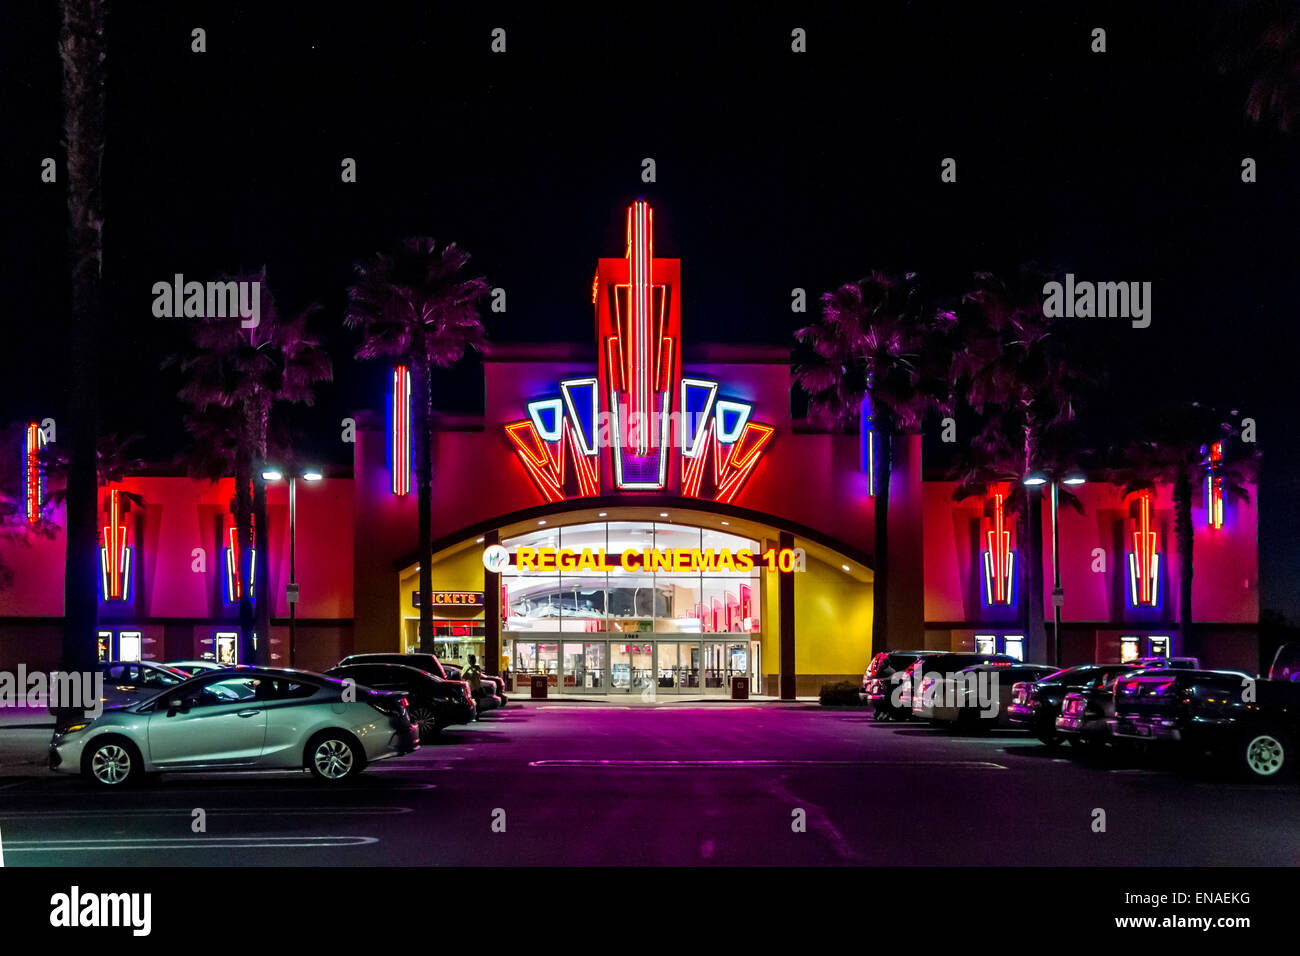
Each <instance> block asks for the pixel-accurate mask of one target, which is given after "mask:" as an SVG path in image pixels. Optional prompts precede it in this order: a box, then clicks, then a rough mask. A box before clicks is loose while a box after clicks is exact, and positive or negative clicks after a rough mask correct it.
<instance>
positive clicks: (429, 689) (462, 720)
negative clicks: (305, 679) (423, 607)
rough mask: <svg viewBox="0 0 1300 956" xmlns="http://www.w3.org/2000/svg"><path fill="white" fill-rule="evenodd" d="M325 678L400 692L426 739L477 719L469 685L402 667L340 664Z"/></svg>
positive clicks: (412, 717) (329, 671) (328, 672)
mask: <svg viewBox="0 0 1300 956" xmlns="http://www.w3.org/2000/svg"><path fill="white" fill-rule="evenodd" d="M325 675H326V676H327V677H334V678H337V679H339V680H352V681H355V682H356V683H357V684H359V685H361V686H362V687H369V688H370V689H372V690H382V691H399V692H401V693H402V694H403V695H405V696H406V699H407V701H408V706H409V710H410V715H411V721H412V722H413V723H414V724H415V725H416V726H417V727H419V728H420V736H421V737H422V738H424V739H426V740H427V739H429V738H431V737H432V736H433V735H435V734H438V733H441V732H442V729H443V728H444V727H449V726H451V725H452V724H468V723H469V722H470V721H472V720H474V718H475V717H476V716H477V708H476V706H475V704H474V699H473V697H471V696H470V692H469V685H467V684H465V683H463V682H461V681H450V680H443V679H442V678H440V677H435V676H434V675H433V674H430V673H429V672H427V671H422V670H420V669H419V668H416V667H405V666H403V665H401V664H371V663H365V664H342V665H340V666H338V667H333V668H331V669H330V670H327V671H326V672H325Z"/></svg>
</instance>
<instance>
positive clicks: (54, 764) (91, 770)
mask: <svg viewBox="0 0 1300 956" xmlns="http://www.w3.org/2000/svg"><path fill="white" fill-rule="evenodd" d="M419 745H420V737H419V731H418V729H417V728H416V727H415V726H414V725H413V724H412V723H411V720H410V716H409V714H408V713H407V706H406V699H405V698H404V697H403V696H402V695H401V694H386V693H381V692H378V691H372V690H369V689H367V688H364V687H359V686H356V685H355V684H352V683H349V682H347V681H340V680H335V679H333V678H331V677H325V676H324V675H321V674H313V673H310V672H308V671H295V670H281V669H278V668H260V667H258V668H245V669H241V670H239V671H217V672H214V673H210V674H203V675H200V676H198V677H194V678H192V679H190V680H188V681H185V682H184V683H182V684H180V685H178V686H176V687H173V688H170V689H167V690H164V691H162V692H161V693H158V694H156V695H154V696H152V697H150V698H148V699H146V700H143V701H140V702H137V703H133V704H130V705H128V706H125V707H115V708H111V709H109V710H106V711H104V713H103V714H102V715H101V716H99V717H97V718H95V719H93V720H92V719H86V720H82V721H75V722H73V723H70V724H67V725H66V726H64V727H61V728H60V729H58V730H56V732H55V735H54V739H53V740H51V741H50V753H49V763H50V769H52V770H55V771H58V772H61V773H81V774H83V775H84V776H86V777H88V778H90V779H91V780H93V781H95V782H96V783H98V784H101V785H103V786H106V787H122V786H125V785H127V784H130V783H134V782H137V781H139V780H140V779H142V778H143V777H144V776H145V775H146V774H156V773H163V772H173V771H195V770H203V771H217V770H235V769H238V770H249V769H251V770H301V769H306V770H309V771H311V773H312V774H313V775H314V776H315V777H316V778H317V779H318V780H324V781H328V782H331V783H334V782H339V781H343V780H347V779H349V778H350V777H353V776H355V775H356V774H358V773H360V772H361V770H362V769H364V767H365V766H366V764H368V763H370V762H371V761H374V760H382V759H383V758H385V757H392V756H396V755H398V754H404V753H410V752H411V751H413V750H415V749H417V748H418V747H419Z"/></svg>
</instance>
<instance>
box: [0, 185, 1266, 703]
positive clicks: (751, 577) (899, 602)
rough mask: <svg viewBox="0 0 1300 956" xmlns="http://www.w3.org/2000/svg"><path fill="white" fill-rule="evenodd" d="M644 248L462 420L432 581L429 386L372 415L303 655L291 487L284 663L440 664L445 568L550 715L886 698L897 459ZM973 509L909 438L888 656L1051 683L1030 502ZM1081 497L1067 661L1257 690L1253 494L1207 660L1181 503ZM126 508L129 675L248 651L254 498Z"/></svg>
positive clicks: (305, 626) (1222, 566)
mask: <svg viewBox="0 0 1300 956" xmlns="http://www.w3.org/2000/svg"><path fill="white" fill-rule="evenodd" d="M619 251H620V252H621V254H620V255H617V256H614V257H611V258H602V259H599V260H598V262H597V267H596V273H595V277H594V279H593V282H592V286H591V301H590V307H591V310H592V313H591V314H592V317H593V332H594V335H593V338H592V340H591V341H589V342H583V343H555V344H546V345H503V344H496V345H493V346H492V347H491V349H490V350H489V351H488V353H487V355H486V356H485V357H484V362H483V412H482V414H481V415H473V416H464V415H442V414H440V415H437V416H436V418H435V429H434V437H433V447H432V464H433V476H434V477H433V489H432V490H433V536H432V537H433V545H432V548H431V551H430V553H429V554H428V555H427V556H426V555H421V554H420V551H419V546H418V535H417V530H416V528H417V516H416V497H417V496H416V492H415V487H414V480H413V470H412V461H411V448H412V435H411V430H410V421H411V407H410V403H411V376H410V374H409V372H408V370H407V369H406V368H405V367H398V368H395V369H393V370H392V374H391V378H390V390H389V392H388V394H387V395H386V396H375V400H374V404H373V407H372V408H371V409H369V410H365V411H361V412H359V413H358V414H357V416H356V425H357V427H356V435H355V439H356V440H355V444H354V446H353V450H354V462H353V467H352V470H351V474H346V473H339V474H335V473H327V474H325V475H324V476H323V477H322V478H321V479H320V480H317V481H305V480H303V479H301V478H300V479H299V480H298V481H297V482H296V508H295V509H294V513H295V516H296V520H295V521H294V522H293V535H292V537H293V540H294V541H295V542H296V548H295V549H294V550H295V553H296V568H295V571H296V574H295V575H294V579H295V581H296V584H297V587H298V601H297V603H296V605H295V606H294V611H295V620H294V624H293V635H294V636H293V640H292V645H293V646H292V653H291V652H290V637H289V620H288V618H289V610H290V608H289V604H288V599H287V589H286V585H287V584H288V583H289V581H290V568H289V552H290V539H291V534H290V530H291V529H290V524H291V523H290V520H289V517H290V515H289V512H290V508H289V489H288V487H287V483H286V481H285V480H280V481H273V482H271V483H270V484H269V486H268V500H269V506H268V525H269V527H268V532H269V535H270V540H271V548H270V555H269V573H268V575H267V577H268V580H267V581H266V582H265V585H266V586H267V587H268V588H269V589H270V591H269V594H270V596H271V598H272V599H273V602H274V604H273V626H272V634H271V641H272V653H273V656H274V658H275V661H276V663H280V664H285V663H288V662H289V660H290V658H292V660H293V662H294V663H295V664H296V665H297V666H302V667H309V668H315V669H321V668H325V667H328V666H330V665H331V664H333V663H335V662H336V661H337V660H338V659H339V658H340V657H342V656H343V655H345V654H347V653H352V652H362V651H394V650H399V649H403V650H410V649H415V647H416V645H417V631H418V620H419V607H418V600H419V597H418V592H419V570H420V564H421V561H422V560H425V559H426V558H427V560H428V561H429V563H430V568H431V574H432V579H433V596H432V597H433V601H432V603H433V616H434V639H435V642H436V643H435V646H436V649H437V651H438V653H439V654H440V656H443V657H445V658H448V659H451V660H459V661H464V660H465V658H466V657H467V655H468V654H471V653H473V654H476V655H477V656H478V657H479V658H480V660H482V661H483V662H484V664H485V666H486V667H487V668H488V669H490V670H493V671H498V672H508V673H510V674H511V675H514V676H515V677H516V678H519V679H523V678H526V677H528V676H531V675H546V678H547V683H548V684H549V686H550V688H551V691H550V692H551V693H552V694H556V695H564V694H580V695H584V696H593V695H627V694H633V693H646V692H647V691H653V693H655V694H656V696H667V695H691V696H694V695H712V694H718V695H723V694H726V693H728V691H729V688H730V685H731V682H732V679H733V678H735V677H748V678H749V679H750V681H751V686H752V689H753V692H754V693H758V694H766V695H772V696H781V697H787V698H788V697H793V696H796V695H797V696H804V695H811V694H816V692H817V691H818V689H819V688H820V686H821V685H822V684H823V683H826V682H829V681H834V680H840V679H848V680H853V681H857V680H859V679H860V678H861V674H862V670H863V668H864V667H865V666H866V664H867V662H868V661H869V659H870V656H871V651H870V634H871V624H872V618H873V614H874V613H875V612H876V609H877V607H879V606H880V605H879V603H878V602H880V601H884V600H885V597H884V596H883V595H878V594H877V593H876V591H875V588H874V586H873V585H874V579H875V575H874V571H873V569H874V568H875V566H876V564H877V561H876V555H875V554H874V553H873V552H874V538H875V535H874V495H875V494H876V493H877V492H878V491H879V490H880V489H879V488H877V487H876V480H877V469H876V462H875V460H874V457H875V447H876V446H875V439H874V436H873V435H872V434H871V432H870V430H869V428H868V429H864V430H861V431H859V433H857V434H830V433H826V432H824V431H818V430H815V429H813V428H810V427H809V426H808V425H807V424H806V423H805V422H802V421H797V420H794V419H793V418H792V417H791V411H790V409H791V394H792V387H793V383H792V372H791V366H790V352H789V350H788V349H786V348H783V347H778V348H771V347H760V346H740V345H725V346H724V345H710V344H707V343H701V342H699V341H698V340H697V339H696V338H694V337H693V336H692V335H691V334H690V331H691V329H692V328H693V329H695V330H696V331H697V332H698V331H699V330H700V329H701V328H707V324H708V322H707V317H700V316H694V317H689V316H686V315H685V314H684V312H685V309H684V307H683V301H682V287H681V266H680V261H679V260H676V259H668V258H661V257H657V256H656V255H655V254H654V222H653V214H652V211H651V209H650V208H649V206H648V205H647V204H645V203H643V202H637V203H635V204H633V206H631V207H630V208H629V209H628V214H627V242H626V245H625V247H624V248H623V249H621V250H619ZM574 307H576V308H583V307H585V304H578V303H575V304H574ZM692 322H693V324H692ZM34 441H39V438H37V439H30V438H29V441H28V443H29V445H30V444H32V443H33V442H34ZM27 453H28V449H26V448H25V449H24V454H25V455H27ZM29 471H30V469H29ZM286 478H287V476H286ZM35 485H36V489H35V491H32V482H31V481H29V482H28V487H27V489H26V493H27V494H28V497H29V502H28V504H29V507H37V506H38V505H33V503H32V502H31V500H30V498H31V496H32V495H33V494H34V495H35V496H36V498H38V499H39V497H40V496H41V495H42V494H44V489H43V487H42V486H41V482H40V481H39V475H38V476H37V480H36V482H35ZM954 487H955V486H954V485H953V484H952V483H951V482H947V481H943V480H927V476H926V475H924V474H923V469H922V461H921V443H920V439H919V437H916V436H912V437H908V438H904V439H901V440H898V441H897V442H896V445H895V461H894V467H893V474H892V479H891V482H890V498H889V519H888V520H889V527H888V541H889V545H888V547H889V555H888V558H889V576H890V581H889V589H888V591H889V596H888V601H889V605H888V609H887V622H888V634H889V644H890V646H891V647H895V648H913V647H928V648H951V649H961V648H966V649H972V650H974V649H987V650H996V651H1005V652H1010V653H1013V654H1016V655H1018V656H1023V657H1024V658H1025V659H1027V660H1039V661H1045V660H1050V659H1051V653H1052V652H1051V649H1050V647H1049V643H1048V639H1047V636H1046V633H1045V632H1044V631H1043V630H1042V629H1039V628H1032V627H1030V622H1029V616H1028V614H1027V613H1026V612H1027V599H1026V592H1027V587H1026V583H1027V580H1028V575H1027V574H1026V564H1027V562H1026V561H1025V560H1024V559H1023V558H1024V555H1025V551H1026V548H1025V547H1024V546H1023V545H1022V542H1020V541H1019V540H1018V536H1017V531H1016V523H1015V521H1014V520H1012V517H1011V516H1009V515H1007V514H1005V513H1004V508H1003V501H1004V499H1005V497H1006V495H1007V493H1008V492H1009V490H1010V489H1009V488H1005V487H1003V488H990V489H989V493H988V494H987V495H985V496H981V497H977V498H970V499H966V500H961V501H956V500H954V499H953V491H954ZM1071 491H1073V492H1075V493H1076V494H1077V495H1078V496H1079V497H1080V498H1081V499H1082V500H1083V503H1084V506H1085V507H1084V513H1083V514H1082V515H1079V514H1077V513H1076V512H1074V511H1073V510H1070V509H1063V510H1062V511H1061V514H1060V519H1059V520H1060V523H1059V551H1060V566H1061V575H1062V585H1063V589H1064V599H1063V604H1062V608H1061V611H1062V620H1063V627H1062V652H1063V660H1065V661H1066V662H1067V663H1075V662H1081V661H1085V660H1100V661H1107V660H1121V659H1125V658H1129V657H1137V656H1147V655H1150V654H1158V653H1172V654H1194V655H1196V656H1199V657H1200V658H1201V659H1202V661H1203V662H1204V663H1207V664H1210V665H1213V666H1232V667H1242V668H1245V669H1248V670H1255V669H1256V668H1257V667H1258V661H1257V659H1256V658H1257V655H1258V643H1257V640H1258V639H1257V625H1258V618H1259V582H1258V557H1257V551H1258V549H1257V539H1256V527H1257V515H1256V510H1255V503H1254V502H1255V498H1254V496H1253V495H1252V497H1251V502H1250V503H1244V502H1240V501H1236V500H1233V501H1225V500H1224V499H1223V495H1222V492H1221V486H1220V484H1219V483H1218V482H1217V480H1216V478H1215V473H1214V467H1213V462H1212V461H1207V472H1206V483H1205V488H1204V489H1203V495H1202V496H1201V500H1199V501H1198V502H1197V503H1196V508H1195V510H1194V512H1193V517H1194V520H1195V524H1196V527H1195V538H1196V543H1195V556H1196V614H1197V620H1198V625H1199V626H1198V630H1197V633H1196V641H1195V643H1194V644H1193V643H1192V642H1184V641H1183V640H1182V639H1181V636H1180V634H1179V632H1178V628H1177V626H1176V621H1177V616H1178V613H1177V597H1178V562H1177V560H1176V557H1175V554H1174V548H1173V546H1172V544H1173V508H1172V502H1171V501H1170V499H1169V492H1168V489H1166V488H1160V489H1158V490H1157V492H1156V493H1155V494H1154V495H1142V494H1137V495H1128V496H1125V495H1122V494H1121V491H1120V489H1118V488H1116V487H1115V486H1112V485H1108V484H1105V483H1101V482H1096V481H1094V482H1089V483H1088V484H1086V485H1083V486H1081V487H1076V488H1072V489H1071ZM128 493H129V494H128ZM1031 493H1033V494H1037V493H1039V492H1037V491H1034V492H1031ZM102 494H103V499H104V500H103V507H104V513H105V531H104V544H105V546H104V548H103V549H102V551H103V558H104V579H103V582H102V586H101V640H102V641H103V642H104V653H105V654H106V655H107V656H113V657H123V656H129V655H136V656H143V657H146V658H157V659H167V658H173V659H174V658H182V657H192V656H206V655H220V654H228V653H230V651H231V648H233V647H234V642H233V641H232V633H233V627H234V624H235V621H236V619H237V607H238V605H237V602H238V594H239V591H240V588H241V587H242V586H243V581H242V578H241V575H240V574H239V571H240V569H239V568H238V567H236V566H235V564H234V562H233V561H232V559H231V555H232V553H233V551H232V548H231V544H232V541H233V539H232V537H231V536H232V534H233V531H232V528H233V519H232V515H231V514H230V509H229V501H230V497H231V485H230V483H229V482H225V483H218V484H217V485H215V486H214V485H209V484H207V483H202V482H194V481H192V480H190V479H187V478H183V477H177V476H168V475H162V474H146V475H139V476H133V477H131V478H128V479H127V480H125V481H124V482H122V483H121V484H120V485H119V486H116V487H114V488H110V489H104V490H103V492H102ZM1042 512H1043V514H1042V522H1043V541H1044V542H1047V543H1048V544H1047V546H1046V547H1044V548H1042V549H1041V550H1042V552H1043V553H1042V555H1041V558H1040V560H1041V561H1042V564H1043V568H1044V580H1045V581H1046V586H1045V588H1044V592H1045V593H1044V601H1043V616H1044V618H1045V619H1046V620H1047V621H1048V622H1049V625H1048V626H1049V628H1050V622H1051V620H1052V610H1053V609H1052V604H1051V601H1052V598H1051V593H1050V592H1051V581H1052V564H1051V548H1050V541H1051V522H1050V516H1049V509H1048V508H1046V507H1044V508H1043V509H1042ZM54 519H55V521H56V522H57V521H58V519H59V515H58V514H57V512H56V513H55V515H54ZM114 529H117V530H116V531H115V530H114ZM3 547H4V549H5V550H4V553H3V558H4V563H5V566H7V567H10V568H12V570H13V580H12V581H11V582H10V583H9V585H8V586H7V587H6V588H4V589H3V590H0V662H6V663H7V664H12V663H13V662H16V661H18V660H25V661H27V662H28V663H29V665H31V664H32V663H37V664H38V665H39V664H40V663H41V662H44V664H45V666H51V665H52V664H53V662H54V659H55V658H56V657H57V652H58V647H59V633H58V627H59V618H60V615H61V614H62V593H61V592H62V578H63V574H62V541H61V539H60V538H59V537H58V536H57V535H56V536H55V537H54V538H52V539H48V540H46V539H33V540H30V541H28V542H26V543H24V544H15V543H9V544H6V545H4V546H3ZM250 586H252V587H254V588H256V587H258V586H261V582H250Z"/></svg>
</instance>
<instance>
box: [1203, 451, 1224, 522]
mask: <svg viewBox="0 0 1300 956" xmlns="http://www.w3.org/2000/svg"><path fill="white" fill-rule="evenodd" d="M1205 464H1206V468H1207V473H1206V475H1205V516H1206V523H1207V524H1209V526H1210V527H1211V528H1216V529H1217V528H1222V527H1223V520H1224V499H1223V442H1217V441H1216V442H1215V443H1214V444H1213V445H1211V446H1210V453H1209V455H1208V456H1207V458H1206V460H1205Z"/></svg>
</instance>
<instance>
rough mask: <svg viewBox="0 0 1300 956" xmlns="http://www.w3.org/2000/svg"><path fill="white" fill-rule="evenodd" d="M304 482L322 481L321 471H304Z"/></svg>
mask: <svg viewBox="0 0 1300 956" xmlns="http://www.w3.org/2000/svg"><path fill="white" fill-rule="evenodd" d="M302 480H303V481H320V480H321V473H320V472H319V471H304V472H303V473H302Z"/></svg>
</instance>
